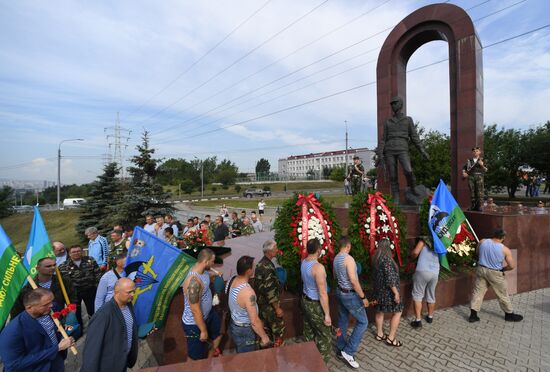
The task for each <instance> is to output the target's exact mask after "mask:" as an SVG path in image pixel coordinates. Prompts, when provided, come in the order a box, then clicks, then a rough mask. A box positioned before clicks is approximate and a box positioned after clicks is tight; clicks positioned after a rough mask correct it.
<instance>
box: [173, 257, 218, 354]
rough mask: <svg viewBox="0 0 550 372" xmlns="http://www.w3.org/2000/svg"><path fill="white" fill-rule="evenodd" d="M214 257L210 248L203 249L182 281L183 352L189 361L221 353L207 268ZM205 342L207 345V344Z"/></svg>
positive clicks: (216, 314)
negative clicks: (184, 345) (185, 352)
mask: <svg viewBox="0 0 550 372" xmlns="http://www.w3.org/2000/svg"><path fill="white" fill-rule="evenodd" d="M215 258H216V256H215V255H214V252H213V251H212V250H211V249H208V248H206V249H203V250H201V251H200V252H199V255H198V256H197V263H196V264H195V265H194V266H193V267H192V268H191V270H189V273H188V274H187V277H186V278H185V280H184V281H183V285H182V287H183V295H184V308H183V315H182V317H181V320H182V324H183V330H184V332H185V337H186V338H187V355H188V356H189V358H191V359H193V360H197V359H204V358H206V354H207V353H206V349H207V346H210V350H209V351H208V357H211V356H218V355H220V354H221V352H220V350H219V348H218V346H219V345H220V341H221V339H222V336H221V332H220V330H221V320H220V317H219V315H218V313H217V312H216V311H213V310H212V292H210V269H211V268H212V266H214V259H215ZM207 343H208V344H209V345H207Z"/></svg>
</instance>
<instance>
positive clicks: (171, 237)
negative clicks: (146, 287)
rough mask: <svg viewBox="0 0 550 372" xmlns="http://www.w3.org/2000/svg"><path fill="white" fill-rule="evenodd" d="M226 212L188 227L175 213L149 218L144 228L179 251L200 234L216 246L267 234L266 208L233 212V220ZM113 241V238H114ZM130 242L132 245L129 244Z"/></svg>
mask: <svg viewBox="0 0 550 372" xmlns="http://www.w3.org/2000/svg"><path fill="white" fill-rule="evenodd" d="M261 203H262V202H260V203H259V205H260V204H261ZM263 205H264V208H265V203H263ZM260 207H261V206H260ZM222 209H223V211H222V212H221V213H220V214H219V215H218V216H216V217H215V219H214V221H212V217H211V215H209V214H207V215H205V216H204V219H203V220H202V221H201V220H200V219H199V217H197V216H194V217H190V218H188V219H187V222H186V223H185V225H183V224H182V223H180V222H179V221H177V220H176V219H174V217H173V216H172V215H171V214H167V215H165V216H162V215H157V216H153V215H147V216H146V223H145V225H144V226H143V229H144V230H145V231H147V232H149V233H151V234H154V235H156V236H157V237H158V238H160V239H163V240H165V241H166V242H168V243H169V244H171V245H173V246H175V247H179V248H186V238H187V237H189V236H191V235H193V234H196V233H201V234H204V237H205V238H207V240H208V241H210V242H212V243H215V244H216V245H223V244H224V242H225V240H226V239H231V238H236V237H239V236H247V235H252V234H255V233H258V232H262V231H264V226H263V224H262V222H261V216H262V215H263V211H264V209H263V208H262V209H259V212H258V213H256V211H251V212H250V213H248V212H247V211H246V210H242V211H241V212H240V213H237V212H232V213H231V217H230V216H229V211H228V210H227V209H226V208H222ZM111 238H112V239H113V236H112V237H111ZM120 240H121V241H124V236H121V237H120ZM127 243H128V244H129V242H127ZM111 251H113V247H111Z"/></svg>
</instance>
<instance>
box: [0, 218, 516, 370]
mask: <svg viewBox="0 0 550 372" xmlns="http://www.w3.org/2000/svg"><path fill="white" fill-rule="evenodd" d="M247 218H248V216H247V215H246V212H245V211H243V213H242V214H241V218H240V219H239V217H238V215H237V213H235V212H234V213H232V221H233V223H232V225H231V226H230V227H228V226H227V225H226V224H225V223H224V222H223V215H220V216H218V217H216V221H215V223H214V235H216V231H217V230H218V229H223V231H224V234H225V235H222V236H223V239H226V238H229V237H230V236H231V234H233V233H236V232H237V230H239V231H240V232H241V234H242V232H243V230H245V229H246V227H247V226H248V225H247V224H246V223H243V224H242V225H239V224H238V222H237V221H238V220H241V221H243V222H244V221H245V220H246V219H247ZM197 220H198V218H197ZM233 224H235V226H233ZM198 225H199V226H200V225H201V224H198ZM202 225H203V227H202V228H208V229H209V228H210V221H209V219H206V218H205V220H204V221H202ZM195 226H197V224H195V221H194V219H189V221H188V225H187V226H185V227H181V228H180V226H178V225H177V224H176V223H175V221H174V219H173V218H172V216H170V215H168V216H165V217H162V216H160V217H156V218H155V219H153V216H147V223H146V225H145V228H146V229H147V230H148V231H150V232H151V233H154V234H157V236H159V237H160V236H163V235H164V236H165V237H166V233H167V232H168V233H169V234H172V235H173V233H174V229H178V230H176V231H178V233H179V232H180V231H181V233H182V234H185V233H186V232H188V231H190V230H191V229H193V228H196V227H195ZM223 227H225V228H223ZM199 228H201V227H199ZM132 233H133V231H132V230H131V229H126V230H125V231H123V230H122V229H121V228H120V226H115V228H114V229H113V231H112V233H111V234H110V240H107V239H106V238H105V237H103V236H101V235H100V234H99V233H98V230H97V229H96V228H94V227H90V228H88V229H86V231H85V234H86V236H87V237H88V239H89V242H88V255H84V253H83V250H82V247H81V246H80V245H73V246H71V247H69V248H68V249H66V248H65V246H64V245H63V243H62V242H58V241H56V242H54V243H53V248H54V253H55V258H51V257H46V258H42V259H41V260H39V261H38V263H37V266H36V269H37V274H36V277H35V278H34V279H35V282H36V284H37V285H38V288H37V289H32V288H31V287H30V285H29V284H27V285H26V286H25V287H24V288H23V289H22V291H21V294H20V296H19V298H18V300H17V302H16V304H15V306H14V307H13V310H12V313H11V320H10V322H9V323H8V324H7V326H6V328H5V329H4V331H3V332H2V333H1V334H0V356H1V358H2V361H3V363H4V366H5V371H23V370H25V371H27V370H33V371H35V370H36V371H63V370H64V366H63V360H64V359H65V357H66V350H67V349H68V348H69V347H71V346H73V345H74V344H75V340H74V338H73V337H69V338H65V339H63V338H62V337H61V335H60V334H59V332H57V330H56V327H55V325H54V324H53V321H52V318H51V317H50V316H49V314H50V311H60V310H62V309H63V308H64V307H65V304H67V305H68V304H69V303H71V304H76V305H77V314H76V317H77V319H78V323H79V326H80V327H81V330H84V322H83V319H82V310H81V306H82V302H83V303H84V306H86V311H87V313H88V315H89V317H90V321H89V322H88V324H87V327H86V341H85V346H84V352H83V361H82V368H81V371H105V370H112V371H125V370H126V368H129V367H132V366H133V365H134V364H135V362H136V360H137V353H138V346H137V345H138V332H137V323H136V319H135V315H134V312H133V307H132V300H133V298H134V295H135V289H136V287H135V284H134V282H133V281H132V280H131V279H130V278H126V277H125V272H124V266H125V260H126V253H127V250H128V246H129V239H130V238H131V236H132ZM169 234H168V235H169ZM237 236H238V235H237ZM504 238H505V232H504V231H502V230H497V231H495V234H494V236H493V237H492V238H491V239H485V240H482V241H481V242H480V245H479V247H478V253H479V267H478V272H477V280H476V284H475V287H474V289H473V294H472V302H471V306H470V307H471V315H470V317H469V319H468V320H469V321H470V322H472V323H473V322H477V321H479V317H478V312H479V309H480V307H481V303H482V301H483V297H484V295H485V293H486V291H487V289H488V288H489V287H492V288H493V289H494V291H495V293H496V294H497V297H498V298H499V301H500V305H501V308H502V309H503V311H504V312H505V316H504V318H505V320H506V321H513V322H517V321H521V320H522V319H523V317H522V316H521V315H518V314H516V313H514V312H513V309H512V305H511V303H510V300H509V298H508V295H507V288H506V282H505V280H504V276H503V274H502V273H503V272H504V271H506V270H511V269H513V268H514V266H515V263H514V260H513V258H512V256H511V254H510V250H509V248H508V247H506V246H505V245H503V243H502V242H503V240H504ZM385 243H387V244H385ZM431 245H432V244H431V242H430V241H429V239H419V241H418V243H417V245H416V247H415V249H414V250H413V252H412V257H413V258H414V257H418V260H419V262H418V266H417V273H416V274H415V276H414V277H413V299H414V308H415V319H414V320H413V322H412V323H411V326H412V327H414V328H419V327H421V325H422V324H421V320H422V318H421V308H422V302H423V301H426V302H427V303H428V315H427V316H426V318H425V319H426V322H428V323H432V321H433V319H434V310H435V286H436V285H437V276H438V269H439V266H438V265H439V264H438V262H437V255H436V254H435V253H434V252H433V248H432V247H431ZM385 246H387V247H386V248H387V249H386V251H387V252H386V253H387V254H386V255H385V257H384V253H383V251H384V249H383V248H384V247H385ZM306 249H307V257H306V258H305V259H304V260H302V262H301V266H300V275H301V281H302V283H303V286H302V294H301V308H302V314H303V328H304V339H305V340H306V341H314V342H315V344H316V346H317V348H318V350H319V352H320V354H321V356H322V358H323V359H324V361H325V362H328V361H329V359H330V356H331V349H332V339H333V336H334V335H335V336H336V345H337V348H338V351H337V353H336V355H337V357H338V358H340V359H341V360H342V361H344V362H345V363H346V364H347V365H348V366H349V367H351V368H359V364H358V363H357V361H355V359H354V355H355V353H356V352H357V350H358V347H359V344H360V343H361V340H362V338H363V335H364V333H365V332H366V330H367V326H368V319H367V314H366V308H367V307H368V306H369V305H376V306H377V310H376V312H377V313H376V323H377V324H376V325H377V333H376V335H375V339H376V340H377V341H383V342H385V343H386V344H388V345H389V346H393V347H399V346H401V345H402V343H401V342H400V341H398V340H397V339H396V332H397V326H398V324H399V319H400V316H401V311H402V309H403V305H402V303H401V297H400V293H399V289H400V285H399V277H398V271H397V269H395V270H394V271H395V272H393V274H392V269H391V268H392V267H396V264H395V263H394V262H393V259H392V258H391V249H390V248H389V241H388V242H384V241H381V242H379V246H378V250H377V256H376V257H374V259H373V261H374V262H373V270H374V274H373V275H374V279H373V281H374V294H373V297H374V299H375V303H372V304H369V301H368V299H367V298H366V294H365V293H364V291H363V289H362V288H361V285H360V283H359V279H358V274H357V265H356V262H355V260H354V258H353V257H352V256H351V255H350V249H351V243H350V240H349V239H348V238H347V237H343V238H342V239H341V240H340V241H339V253H338V254H337V255H336V256H335V258H334V261H333V272H334V277H335V279H336V282H337V288H336V289H335V290H336V300H337V301H338V305H339V306H338V308H339V310H338V320H337V327H334V326H333V321H332V319H331V314H330V306H329V297H328V293H327V277H326V271H325V267H324V266H323V265H322V264H320V263H319V261H318V259H319V256H320V251H321V244H320V243H319V241H318V240H317V239H311V240H309V241H308V243H307V247H306ZM262 250H263V257H262V258H261V259H260V260H259V262H258V263H257V264H256V263H255V262H254V258H253V257H250V256H242V257H240V258H239V260H238V261H237V265H236V273H237V275H235V276H234V277H232V278H231V279H230V280H228V282H227V283H226V286H225V291H224V296H222V299H223V301H222V303H221V304H220V305H221V306H217V304H216V303H213V295H212V289H211V287H212V286H211V284H212V283H213V281H214V280H215V279H216V278H215V277H216V276H221V275H222V273H221V272H219V271H216V270H214V269H213V265H214V260H215V254H214V252H213V251H212V250H210V249H208V248H206V249H203V250H201V251H200V252H199V254H198V257H197V262H196V263H195V265H194V266H193V267H191V269H190V270H189V272H188V273H187V276H186V277H185V279H184V281H183V284H182V290H183V295H184V310H183V313H182V318H181V319H182V331H183V334H184V337H185V338H186V340H187V353H188V357H189V359H192V360H199V359H204V358H209V357H216V356H219V355H221V354H222V351H221V348H220V343H221V340H222V336H223V335H224V334H226V333H227V334H228V335H229V336H230V337H231V338H232V340H233V341H234V344H235V348H236V352H237V353H243V352H249V351H253V350H257V349H259V348H266V347H280V346H282V345H284V331H285V322H284V316H285V311H284V310H283V308H282V306H281V298H280V294H281V285H280V281H279V277H278V275H277V271H276V265H275V263H274V261H275V260H274V258H275V257H276V256H277V255H278V253H279V250H278V247H277V244H276V242H275V241H273V240H267V241H266V242H265V243H264V244H263V247H262ZM378 253H380V254H378ZM503 262H505V263H506V264H503ZM56 268H58V270H56ZM392 275H393V276H392ZM395 275H397V278H396V279H395ZM252 278H253V280H251V279H252ZM379 283H382V287H383V288H377V286H380V284H379ZM380 293H387V295H383V294H380ZM384 296H385V297H386V299H384ZM384 301H388V302H387V303H384ZM388 305H390V308H388V307H387V306H388ZM384 306H386V307H384ZM388 309H389V310H388ZM386 312H391V313H393V315H392V320H391V321H390V331H389V333H388V334H385V333H384V330H383V319H384V314H383V313H386ZM350 315H351V316H352V317H353V318H354V319H355V326H354V328H353V330H352V332H351V334H349V335H348V333H347V332H346V331H347V329H348V321H349V317H350ZM394 319H396V320H395V321H394ZM393 323H395V324H393ZM339 330H340V331H339Z"/></svg>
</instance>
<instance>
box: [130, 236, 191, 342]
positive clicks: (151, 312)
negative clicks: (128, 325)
mask: <svg viewBox="0 0 550 372" xmlns="http://www.w3.org/2000/svg"><path fill="white" fill-rule="evenodd" d="M195 262H196V260H195V259H194V258H193V257H191V256H189V255H187V254H185V253H183V252H182V251H180V250H179V249H178V248H176V247H173V246H172V245H170V244H168V243H167V242H165V241H164V240H161V239H159V238H157V237H156V236H154V235H152V234H150V233H148V232H147V231H145V230H143V229H142V228H141V227H137V226H136V228H135V229H134V234H133V236H132V240H131V244H130V248H129V250H128V257H127V259H126V267H125V268H124V271H125V272H126V275H127V277H130V278H133V280H134V283H135V284H136V293H135V296H134V311H135V315H136V321H137V323H138V326H140V327H141V326H145V325H149V324H151V323H154V324H155V326H156V327H161V326H162V325H163V324H164V321H165V320H166V314H167V312H168V308H169V306H170V302H171V301H172V297H173V296H174V293H175V291H176V290H177V289H178V288H179V286H180V285H181V283H182V281H183V279H184V278H185V276H186V275H187V272H188V271H189V269H190V268H191V266H192V265H193V264H194V263H195ZM140 333H141V332H140Z"/></svg>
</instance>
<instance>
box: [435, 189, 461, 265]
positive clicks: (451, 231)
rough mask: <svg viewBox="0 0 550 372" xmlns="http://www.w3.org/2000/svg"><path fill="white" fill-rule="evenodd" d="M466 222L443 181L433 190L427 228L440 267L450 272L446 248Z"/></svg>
mask: <svg viewBox="0 0 550 372" xmlns="http://www.w3.org/2000/svg"><path fill="white" fill-rule="evenodd" d="M464 220H466V216H464V213H463V212H462V209H460V207H459V206H458V203H457V202H456V200H455V198H453V195H452V194H451V193H450V192H449V190H448V189H447V185H445V183H444V182H443V180H439V185H438V186H437V189H436V190H435V193H434V196H433V198H432V203H431V205H430V212H429V214H428V227H429V229H430V231H431V233H432V237H433V241H434V251H435V253H437V254H439V261H440V263H441V266H443V267H444V268H446V269H447V270H450V268H449V263H448V261H447V257H446V256H445V255H446V253H447V248H448V247H449V246H450V245H451V244H452V243H453V240H454V238H455V235H456V233H457V231H458V229H459V227H460V224H461V223H462V222H463V221H464Z"/></svg>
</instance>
